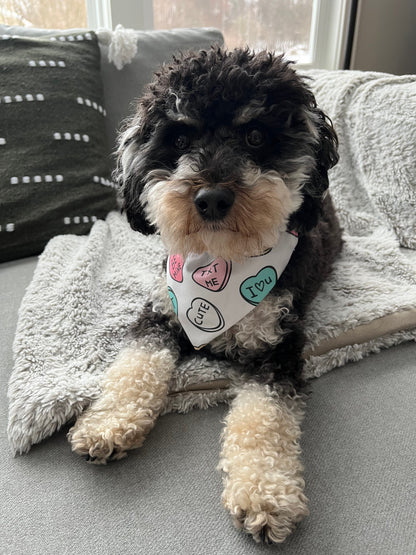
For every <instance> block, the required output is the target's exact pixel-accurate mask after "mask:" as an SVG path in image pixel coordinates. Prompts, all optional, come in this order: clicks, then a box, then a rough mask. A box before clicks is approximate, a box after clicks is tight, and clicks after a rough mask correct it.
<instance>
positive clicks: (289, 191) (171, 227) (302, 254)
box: [69, 48, 342, 542]
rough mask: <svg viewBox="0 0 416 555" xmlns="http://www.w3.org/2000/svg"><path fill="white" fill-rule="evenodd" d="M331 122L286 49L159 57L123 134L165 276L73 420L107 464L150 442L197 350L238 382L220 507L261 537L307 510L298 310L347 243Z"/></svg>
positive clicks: (281, 531)
mask: <svg viewBox="0 0 416 555" xmlns="http://www.w3.org/2000/svg"><path fill="white" fill-rule="evenodd" d="M336 148H337V139H336V135H335V132H334V130H333V128H332V125H331V122H330V120H329V119H328V117H326V115H325V114H324V113H323V112H322V111H321V110H320V109H319V108H318V107H317V105H316V101H315V98H314V96H313V94H312V92H311V91H310V89H309V88H308V86H307V84H306V83H305V80H304V79H302V78H301V77H300V76H299V75H298V74H297V73H296V72H295V71H294V70H293V68H292V66H291V64H290V63H289V62H287V61H285V60H284V58H283V57H282V56H275V55H273V54H271V53H267V52H262V53H258V54H254V53H252V52H251V51H249V50H239V49H238V50H234V51H224V50H222V49H220V48H212V49H211V50H210V51H201V52H200V53H198V54H188V55H184V56H182V57H181V58H180V59H177V58H174V60H173V61H172V63H171V64H170V65H166V66H164V67H162V68H161V70H160V72H159V73H157V74H156V76H155V78H154V80H153V82H152V83H151V84H150V85H149V87H148V89H147V91H146V93H145V94H144V96H143V97H142V98H141V100H140V101H139V105H138V112H137V115H136V116H135V117H134V118H133V119H132V120H131V121H130V122H129V124H128V127H127V128H126V130H125V131H124V132H123V134H122V135H121V139H120V147H119V152H118V170H117V178H118V180H119V182H120V186H121V191H122V196H123V201H124V209H125V211H126V214H127V217H128V220H129V222H130V224H131V226H132V227H133V229H135V230H137V231H140V232H142V233H152V232H155V231H158V232H160V234H161V237H162V240H163V241H164V243H165V245H166V248H167V250H168V253H169V255H170V257H169V261H168V265H167V270H168V271H167V275H168V283H166V277H165V279H164V280H163V282H161V284H160V286H158V287H157V290H155V293H154V295H153V298H152V299H150V300H149V303H148V304H147V306H146V307H145V309H144V311H143V313H142V314H141V316H140V318H139V320H138V322H137V325H136V326H135V329H134V334H135V342H134V343H133V344H132V346H129V347H128V348H126V349H125V350H123V351H122V352H121V353H120V356H119V357H118V358H117V359H116V361H115V362H114V363H113V365H112V366H111V367H110V368H109V369H108V371H107V373H106V376H105V380H104V382H103V385H102V394H101V396H100V397H99V398H98V399H97V400H96V401H95V402H94V403H93V404H92V405H91V406H90V407H89V408H88V409H87V410H86V411H85V412H84V413H83V414H82V415H81V416H80V417H79V419H78V421H77V422H76V424H75V426H74V427H73V428H72V429H71V430H70V433H69V439H70V441H71V443H72V448H73V450H74V451H76V452H77V453H79V454H82V455H86V456H87V458H89V460H91V461H93V462H96V463H105V462H107V461H109V460H114V459H120V458H122V457H123V456H124V455H125V453H126V451H127V450H128V449H133V448H136V447H139V446H140V445H141V444H142V443H143V440H144V438H145V436H146V434H147V433H148V431H149V430H150V429H151V428H152V426H153V425H154V423H155V420H156V418H157V416H158V414H159V413H160V411H161V409H162V407H163V405H164V402H165V399H166V395H167V393H168V384H169V379H170V376H171V373H172V370H173V369H174V367H175V365H176V364H177V362H178V360H179V359H180V357H182V356H184V355H185V354H189V352H191V351H193V349H194V348H197V349H202V350H201V353H203V354H204V356H206V355H207V354H208V355H209V356H215V357H222V358H227V359H229V360H232V361H234V363H235V366H236V368H238V369H241V375H242V377H243V379H242V381H241V384H240V386H239V387H238V389H237V392H236V397H235V399H234V401H233V402H232V405H231V409H230V412H229V415H228V417H227V419H226V425H225V429H224V433H223V443H222V452H221V461H220V468H221V469H222V471H223V472H224V493H223V503H224V505H225V507H226V508H227V509H228V510H229V512H230V513H231V515H232V518H233V520H234V522H235V524H236V525H237V526H239V527H242V528H243V529H244V530H246V531H247V532H249V533H250V534H252V535H253V537H254V538H255V539H256V540H260V539H263V540H265V541H272V542H282V541H283V540H284V539H285V538H286V537H287V535H288V534H289V533H290V532H291V531H292V530H293V529H294V527H295V525H296V523H297V522H299V521H300V520H301V519H302V518H303V517H304V516H305V515H307V514H308V509H307V500H306V497H305V495H304V493H303V489H304V481H303V478H302V464H301V462H300V460H299V456H300V447H299V437H300V424H301V420H302V416H303V406H304V405H303V397H302V390H301V388H302V385H303V382H302V364H303V359H302V351H303V347H304V343H305V338H304V332H303V319H304V315H305V311H306V309H307V307H308V304H309V303H310V302H311V300H312V299H313V297H314V295H315V294H316V292H317V290H318V288H319V286H320V284H321V283H322V281H323V280H325V278H326V277H327V276H328V274H329V272H330V270H331V265H332V263H333V261H334V258H335V257H336V255H337V253H338V252H339V251H340V249H341V244H342V240H341V232H340V228H339V224H338V221H337V219H336V216H335V213H334V209H333V205H332V202H331V199H330V197H329V195H328V194H327V189H328V177H327V171H328V169H329V168H331V167H332V166H333V165H334V164H335V163H336V162H337V150H336Z"/></svg>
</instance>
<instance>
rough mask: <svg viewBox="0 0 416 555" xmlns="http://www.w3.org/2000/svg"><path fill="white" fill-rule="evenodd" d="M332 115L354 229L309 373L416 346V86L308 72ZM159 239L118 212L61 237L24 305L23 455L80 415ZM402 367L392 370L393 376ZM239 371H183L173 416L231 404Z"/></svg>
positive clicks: (311, 340)
mask: <svg viewBox="0 0 416 555" xmlns="http://www.w3.org/2000/svg"><path fill="white" fill-rule="evenodd" d="M311 75H312V76H313V77H314V79H315V82H314V84H313V88H314V90H315V93H316V95H317V99H318V103H319V104H320V105H321V106H322V108H323V109H324V110H325V111H326V112H327V113H328V114H329V115H330V116H331V117H332V119H333V121H334V125H335V127H336V129H337V132H338V135H339V139H340V162H339V164H338V165H337V166H336V167H335V168H334V169H333V170H332V173H331V176H330V178H331V194H332V196H333V198H334V201H335V204H336V207H337V209H338V213H339V217H340V219H341V222H342V225H343V227H344V229H345V247H344V250H343V253H342V255H341V256H340V258H339V260H338V261H337V263H336V267H335V270H334V272H333V275H332V276H331V278H330V279H329V280H328V282H327V283H326V284H325V285H324V286H323V287H322V289H321V291H320V293H319V295H318V296H317V298H316V299H315V301H314V302H313V304H312V306H311V308H310V310H309V313H308V315H307V318H306V332H307V337H308V345H307V347H306V349H305V357H306V366H305V376H306V377H314V376H315V377H317V376H320V375H321V374H323V373H324V372H327V371H328V370H331V369H332V368H335V367H337V366H341V365H343V364H345V363H346V362H348V361H351V360H358V359H360V358H362V357H363V356H365V355H367V354H369V353H371V352H375V351H378V350H379V349H381V348H385V347H389V346H391V345H395V344H398V343H400V342H403V341H406V340H416V251H414V250H412V249H416V243H415V241H416V210H415V206H416V203H415V199H416V175H415V172H416V163H415V152H414V145H415V144H416V125H415V114H416V77H409V76H408V77H393V76H387V75H381V74H372V73H360V72H319V71H317V72H311ZM163 256H164V249H163V246H162V244H161V242H160V239H159V237H157V236H151V237H143V236H141V235H140V234H138V233H135V232H133V231H131V230H130V228H129V226H128V224H127V222H126V221H125V219H124V218H123V217H122V216H120V215H119V214H118V213H110V214H109V215H108V217H107V219H106V221H98V222H96V224H95V225H94V226H93V228H92V230H91V232H90V234H89V236H87V237H77V236H72V235H67V236H59V237H56V238H54V239H53V240H52V241H51V242H50V243H49V245H48V246H47V248H46V250H45V252H44V253H43V254H42V256H41V257H40V259H39V263H38V266H37V269H36V272H35V274H34V277H33V281H32V283H31V284H30V286H29V287H28V289H27V292H26V294H25V297H24V299H23V302H22V305H21V308H20V313H19V321H18V326H17V331H16V337H15V343H14V356H15V365H14V368H13V372H12V375H11V378H10V384H9V401H10V405H9V428H8V432H9V440H10V444H11V447H12V449H13V451H14V452H15V453H24V452H27V451H28V450H29V449H30V447H31V445H33V444H34V443H37V442H39V441H41V440H42V439H44V438H46V437H48V436H49V435H51V434H52V433H53V432H55V431H56V430H58V429H59V428H60V427H61V426H63V425H64V424H65V423H67V422H69V421H71V420H72V419H74V418H75V417H76V416H77V415H78V414H79V413H80V412H81V411H82V410H83V409H84V408H85V407H86V406H87V405H88V404H89V403H90V402H91V400H93V399H94V398H95V397H97V395H98V394H99V392H100V378H101V376H102V375H103V372H104V371H105V369H106V367H107V366H108V365H109V364H110V363H111V362H112V360H114V358H115V356H116V355H117V353H118V351H119V350H120V348H121V347H122V346H123V345H124V344H125V343H126V341H127V330H128V328H129V326H130V324H131V323H132V322H134V320H135V318H136V317H137V314H138V313H139V312H140V309H141V307H142V305H143V303H144V301H145V299H146V298H147V296H148V294H149V293H150V291H151V290H152V288H153V287H154V284H155V280H156V279H157V276H158V274H159V273H160V265H161V259H162V258H163ZM392 371H394V370H392ZM232 377H233V369H232V368H231V366H230V365H228V364H219V363H218V364H212V363H208V361H207V360H206V359H204V358H201V357H200V355H195V356H192V357H190V358H189V359H188V360H186V361H184V363H183V364H182V365H181V367H180V368H178V369H177V373H176V375H175V376H174V378H173V380H172V383H171V388H170V390H171V393H170V395H169V398H168V401H167V404H166V407H165V412H168V411H172V410H178V411H186V410H189V409H190V408H192V407H201V408H205V407H207V406H209V405H211V404H213V403H217V402H219V401H224V400H227V399H228V398H229V397H230V395H231V394H232V393H231V391H232V390H231V389H229V388H228V387H227V386H228V383H229V380H230V378H231V379H232Z"/></svg>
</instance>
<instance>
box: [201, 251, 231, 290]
mask: <svg viewBox="0 0 416 555" xmlns="http://www.w3.org/2000/svg"><path fill="white" fill-rule="evenodd" d="M230 274H231V262H227V261H226V260H224V259H223V258H216V259H215V260H213V261H212V262H210V263H209V264H207V265H206V266H202V267H201V268H198V269H197V270H195V272H194V273H193V274H192V278H193V280H194V281H195V282H196V283H197V284H198V285H201V286H202V287H204V288H205V289H208V290H209V291H221V290H222V289H224V287H225V286H226V285H227V283H228V280H229V279H230Z"/></svg>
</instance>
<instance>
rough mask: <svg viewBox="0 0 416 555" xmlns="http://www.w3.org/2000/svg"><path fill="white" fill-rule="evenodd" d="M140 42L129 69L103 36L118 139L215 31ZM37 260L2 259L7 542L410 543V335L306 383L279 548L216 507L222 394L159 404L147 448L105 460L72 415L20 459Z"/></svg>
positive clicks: (0, 545)
mask: <svg viewBox="0 0 416 555" xmlns="http://www.w3.org/2000/svg"><path fill="white" fill-rule="evenodd" d="M0 34H1V30H0ZM138 40H139V50H138V54H137V56H136V59H135V62H134V67H133V66H131V65H130V66H129V65H127V66H125V67H124V68H123V70H121V71H118V70H117V69H115V68H114V67H113V66H112V65H111V64H109V63H108V62H107V53H108V46H107V45H105V44H103V45H102V56H103V62H102V75H103V83H104V95H105V104H106V108H107V111H108V113H109V117H108V122H109V128H108V134H109V142H110V143H111V142H112V141H113V139H114V128H115V127H116V122H119V121H120V120H121V118H122V117H124V116H125V115H126V114H127V113H128V112H129V111H130V109H131V108H130V102H131V100H132V99H133V98H134V97H135V96H137V94H138V93H139V89H140V88H141V86H142V85H143V84H144V82H146V81H147V80H148V79H149V77H150V75H151V71H152V69H153V67H154V66H155V65H157V63H159V62H161V61H162V60H163V59H165V58H167V57H168V56H169V53H170V52H171V51H174V50H178V49H186V48H189V47H199V46H206V45H208V44H209V43H210V42H214V41H220V40H221V36H220V35H219V34H218V33H217V32H215V31H214V30H205V31H199V32H198V31H195V30H183V31H177V32H173V33H170V32H166V33H164V32H160V33H156V32H155V33H141V34H140V36H139V38H138ZM138 68H140V71H139V70H138ZM132 69H134V70H135V71H132ZM36 263H37V258H36V257H31V258H25V259H20V260H14V261H12V262H6V263H3V264H1V265H0V299H1V305H0V306H1V317H0V349H1V361H2V364H1V367H0V372H1V373H0V379H1V385H2V387H1V404H0V419H1V420H0V421H1V428H0V433H1V442H2V449H1V450H0V459H1V473H0V475H1V482H2V485H1V492H2V493H1V497H0V499H1V501H0V515H1V517H0V523H1V524H0V553H4V554H8V555H11V554H25V553H34V554H41V553H42V554H51V555H52V554H55V553H75V554H78V553H79V554H81V553H85V552H88V553H92V554H95V553H97V554H98V553H104V554H106V553H108V554H110V553H123V554H124V553H126V554H128V553H132V554H133V553H134V554H139V553H140V554H146V555H147V554H149V555H150V554H170V553H178V554H184V555H185V554H186V555H187V554H198V553H201V554H211V553H212V554H214V553H215V554H224V555H225V554H240V553H241V554H243V553H244V554H245V553H287V554H289V553H296V554H307V555H315V554H322V555H325V554H328V555H335V554H342V555H345V554H357V555H358V554H384V553H385V554H387V553H388V554H403V555H407V554H408V555H410V554H412V553H415V552H416V524H415V517H414V515H415V497H416V480H415V468H414V460H415V452H416V449H415V439H416V438H415V419H414V415H415V385H414V384H415V378H414V375H415V374H414V372H415V366H416V363H415V360H416V345H415V344H414V343H404V344H402V345H400V346H397V347H394V348H391V349H389V350H384V351H382V352H380V353H378V354H373V355H371V356H369V357H367V358H365V359H363V360H361V361H360V362H357V363H350V364H348V365H346V366H344V367H342V368H339V369H337V370H334V371H332V372H330V373H329V374H326V375H324V376H322V377H321V378H319V379H317V380H314V381H312V385H311V389H312V394H311V398H310V400H309V403H308V407H307V412H306V418H305V422H304V426H303V430H304V434H303V438H302V447H303V460H304V464H305V479H306V484H307V486H306V493H307V496H308V498H309V500H310V503H309V507H310V511H311V515H310V516H309V517H308V518H307V519H305V521H304V522H302V523H301V525H300V526H299V527H298V529H297V531H296V532H295V533H294V535H293V536H292V537H291V538H290V539H289V540H288V541H287V542H286V543H285V544H284V545H282V546H263V545H257V544H255V543H254V542H253V541H252V539H251V538H249V537H247V536H245V535H244V534H243V533H241V532H238V531H237V530H235V529H234V528H233V526H232V524H231V521H230V519H229V518H228V515H227V514H226V512H225V510H224V509H223V508H222V506H221V502H220V496H221V489H222V484H221V476H220V474H219V473H218V472H217V471H216V465H217V459H218V452H219V437H220V432H221V427H222V420H223V418H224V416H225V413H226V410H227V408H226V406H225V405H219V406H218V407H214V408H210V409H209V410H206V411H202V410H201V411H199V410H194V411H192V412H190V413H188V414H185V415H181V414H176V413H173V414H169V415H166V416H163V417H162V418H161V419H160V420H159V422H158V425H157V426H156V427H155V429H154V430H153V431H152V432H151V434H150V436H149V438H148V439H147V441H146V443H145V445H144V447H143V448H142V449H141V450H140V451H138V452H134V453H132V454H131V455H130V456H129V457H128V458H127V459H124V460H122V461H120V462H118V463H115V464H111V465H108V466H106V467H97V466H94V465H88V464H86V463H85V461H83V460H82V459H80V458H79V457H77V456H75V455H74V454H72V453H71V451H70V448H69V445H68V443H67V441H66V437H65V435H66V431H67V427H64V429H62V430H61V431H60V432H59V433H57V434H55V435H54V436H53V437H51V438H50V439H48V440H46V441H44V442H42V443H41V444H39V445H36V446H34V447H33V448H32V449H31V451H30V453H29V454H28V455H25V456H21V457H16V458H13V456H12V455H11V453H10V449H9V446H8V442H7V433H6V427H7V398H6V391H7V384H8V380H9V376H10V373H11V371H12V367H13V358H12V342H13V337H14V332H15V328H16V323H17V317H18V309H19V305H20V303H21V300H22V297H23V295H24V292H25V288H26V287H27V286H28V284H29V282H30V280H31V277H32V275H33V271H34V269H35V267H36Z"/></svg>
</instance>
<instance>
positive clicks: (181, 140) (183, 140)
mask: <svg viewBox="0 0 416 555" xmlns="http://www.w3.org/2000/svg"><path fill="white" fill-rule="evenodd" d="M173 144H174V145H175V148H177V149H178V150H186V149H187V148H188V147H189V145H190V144H191V140H190V138H189V137H188V135H185V134H184V133H181V134H179V135H176V137H175V138H174V140H173Z"/></svg>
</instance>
